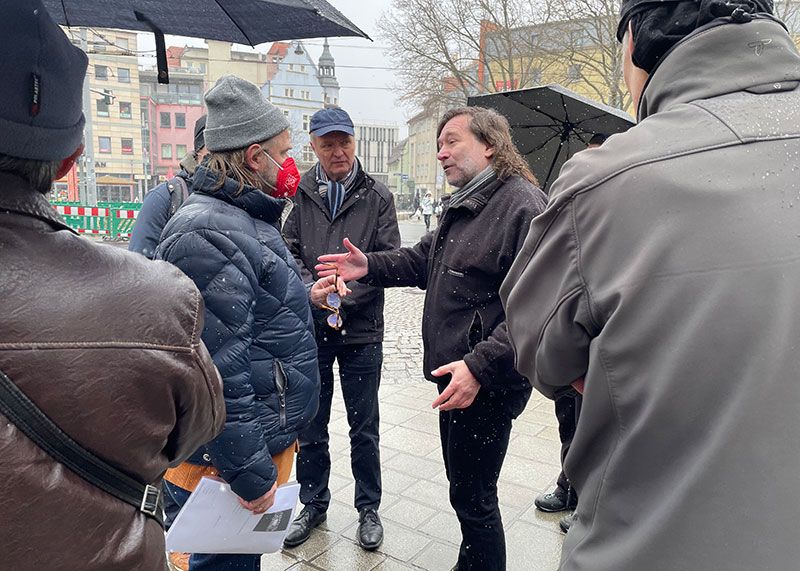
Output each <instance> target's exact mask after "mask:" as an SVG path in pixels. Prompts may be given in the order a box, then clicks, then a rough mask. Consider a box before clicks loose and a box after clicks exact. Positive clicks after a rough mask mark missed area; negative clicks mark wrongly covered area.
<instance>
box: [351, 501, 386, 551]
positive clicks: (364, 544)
mask: <svg viewBox="0 0 800 571" xmlns="http://www.w3.org/2000/svg"><path fill="white" fill-rule="evenodd" d="M357 535H358V544H359V545H360V546H361V548H362V549H366V550H367V551H374V550H375V549H378V547H380V545H381V543H383V525H382V524H381V518H379V517H378V512H377V511H375V509H374V508H367V509H364V510H361V513H359V514H358V533H357Z"/></svg>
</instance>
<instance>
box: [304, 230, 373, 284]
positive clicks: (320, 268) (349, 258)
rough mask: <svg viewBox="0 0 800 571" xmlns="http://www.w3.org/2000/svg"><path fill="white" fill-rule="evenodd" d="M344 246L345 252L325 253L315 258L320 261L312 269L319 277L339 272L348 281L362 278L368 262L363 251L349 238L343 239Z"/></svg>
mask: <svg viewBox="0 0 800 571" xmlns="http://www.w3.org/2000/svg"><path fill="white" fill-rule="evenodd" d="M343 243H344V247H345V248H347V253H346V254H325V255H324V256H320V257H319V258H317V259H318V260H319V261H320V263H319V264H317V265H316V266H315V267H314V269H315V270H316V271H317V274H318V275H319V276H320V277H321V278H324V277H328V276H332V275H335V274H336V272H337V271H338V272H339V277H341V278H342V279H343V280H344V281H346V282H349V281H352V280H357V279H359V278H363V277H364V276H365V275H367V270H368V268H369V262H368V261H367V257H366V256H365V255H364V252H362V251H361V250H359V249H358V248H356V247H355V246H354V245H353V243H352V242H350V240H349V239H347V238H345V239H344V242H343Z"/></svg>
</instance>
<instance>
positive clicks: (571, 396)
mask: <svg viewBox="0 0 800 571" xmlns="http://www.w3.org/2000/svg"><path fill="white" fill-rule="evenodd" d="M582 402H583V396H581V394H580V393H579V392H578V391H576V390H575V389H570V390H568V391H565V392H564V393H562V394H561V395H559V396H558V397H557V398H556V401H555V408H556V419H558V436H559V439H560V440H561V465H562V466H563V465H564V458H566V457H567V452H568V451H569V447H570V444H572V438H573V437H574V436H575V429H576V428H577V427H578V417H579V415H580V412H581V403H582ZM556 485H557V486H558V487H559V488H561V489H562V490H564V491H565V492H566V491H568V490H569V489H570V483H569V479H568V478H567V475H566V474H564V469H563V468H562V469H561V473H560V474H559V475H558V482H557V483H556ZM573 493H575V492H574V490H573Z"/></svg>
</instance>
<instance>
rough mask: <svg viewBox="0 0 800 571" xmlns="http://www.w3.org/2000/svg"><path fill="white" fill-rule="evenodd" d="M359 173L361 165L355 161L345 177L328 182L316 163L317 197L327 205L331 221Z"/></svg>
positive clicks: (320, 167) (322, 170)
mask: <svg viewBox="0 0 800 571" xmlns="http://www.w3.org/2000/svg"><path fill="white" fill-rule="evenodd" d="M360 172H361V163H360V162H359V160H358V159H356V161H355V164H354V165H353V168H352V170H351V171H350V172H349V173H347V176H346V177H344V178H343V179H342V180H340V181H336V180H330V179H329V178H328V175H327V174H325V170H324V169H323V168H322V165H321V164H320V163H317V167H316V177H317V186H318V188H319V195H320V196H321V197H322V198H323V200H325V204H327V205H328V210H329V211H330V213H331V219H333V218H334V217H335V216H336V213H337V212H338V211H339V208H341V206H342V203H343V202H344V199H345V197H346V196H347V195H348V194H349V193H350V191H351V190H353V187H354V186H355V182H356V179H357V178H358V175H359V173H360Z"/></svg>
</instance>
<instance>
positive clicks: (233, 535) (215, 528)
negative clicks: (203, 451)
mask: <svg viewBox="0 0 800 571" xmlns="http://www.w3.org/2000/svg"><path fill="white" fill-rule="evenodd" d="M299 494H300V484H296V483H295V484H286V485H284V486H281V487H280V488H278V489H277V490H276V492H275V503H274V504H273V506H272V507H271V508H270V509H269V510H268V511H267V512H266V513H263V514H259V515H255V514H253V512H251V511H250V510H246V509H244V508H243V507H242V506H240V505H239V500H238V497H237V496H236V494H234V493H233V492H232V491H231V488H230V486H229V485H228V484H226V483H224V482H220V481H217V480H212V479H210V478H203V479H202V480H200V484H199V485H198V486H197V489H196V490H195V491H194V492H193V493H192V495H191V496H190V497H189V500H188V501H187V502H186V504H185V505H184V506H183V509H182V510H181V511H180V513H179V514H178V517H176V518H175V521H174V522H173V523H172V527H170V530H169V532H168V533H167V550H168V551H182V552H184V553H275V552H276V551H278V550H279V549H280V548H281V545H282V544H283V538H284V537H286V533H287V531H288V529H289V524H290V523H292V521H293V520H294V512H295V508H296V507H297V499H298V496H299Z"/></svg>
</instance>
